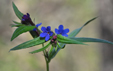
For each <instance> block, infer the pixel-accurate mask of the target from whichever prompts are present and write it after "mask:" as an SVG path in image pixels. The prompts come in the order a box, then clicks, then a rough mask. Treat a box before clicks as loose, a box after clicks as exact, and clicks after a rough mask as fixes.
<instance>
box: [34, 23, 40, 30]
mask: <svg viewBox="0 0 113 71" xmlns="http://www.w3.org/2000/svg"><path fill="white" fill-rule="evenodd" d="M41 24H42V23H39V24H36V27H37V28H38V26H40V25H41ZM36 30H37V29H36V28H34V29H33V31H36Z"/></svg>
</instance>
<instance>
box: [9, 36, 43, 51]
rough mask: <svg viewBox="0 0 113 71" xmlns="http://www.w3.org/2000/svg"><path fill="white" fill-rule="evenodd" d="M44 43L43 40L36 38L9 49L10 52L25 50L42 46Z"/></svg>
mask: <svg viewBox="0 0 113 71" xmlns="http://www.w3.org/2000/svg"><path fill="white" fill-rule="evenodd" d="M44 42H45V39H40V37H38V38H34V39H32V40H29V41H27V42H24V43H22V44H20V45H18V46H16V47H14V48H12V49H10V51H12V50H20V49H25V48H29V47H32V46H36V45H39V44H42V43H44Z"/></svg>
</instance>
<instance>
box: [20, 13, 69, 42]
mask: <svg viewBox="0 0 113 71" xmlns="http://www.w3.org/2000/svg"><path fill="white" fill-rule="evenodd" d="M21 22H22V24H25V25H28V24H31V25H33V26H34V23H33V22H32V20H31V18H30V15H29V13H27V14H26V15H23V17H22V20H21ZM41 24H42V23H39V24H37V25H35V26H36V27H37V28H38V27H39V26H40V25H41ZM41 30H42V33H40V34H38V35H39V36H40V37H41V38H45V41H48V40H49V39H50V37H51V36H53V38H52V39H51V42H52V43H53V42H54V43H56V38H57V36H54V35H55V33H56V34H61V35H62V36H65V37H68V35H67V33H68V32H69V29H64V26H63V25H59V27H58V29H56V28H55V33H53V32H52V31H51V27H50V26H47V27H42V28H41ZM33 31H36V32H37V29H36V28H34V29H33ZM37 33H39V32H37ZM53 34H54V35H53Z"/></svg>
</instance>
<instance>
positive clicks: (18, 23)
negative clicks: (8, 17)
mask: <svg viewBox="0 0 113 71" xmlns="http://www.w3.org/2000/svg"><path fill="white" fill-rule="evenodd" d="M13 22H14V23H15V24H17V25H20V24H22V23H20V22H16V21H13Z"/></svg>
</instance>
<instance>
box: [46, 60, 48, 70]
mask: <svg viewBox="0 0 113 71" xmlns="http://www.w3.org/2000/svg"><path fill="white" fill-rule="evenodd" d="M46 69H47V71H49V62H48V61H47V59H46Z"/></svg>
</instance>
